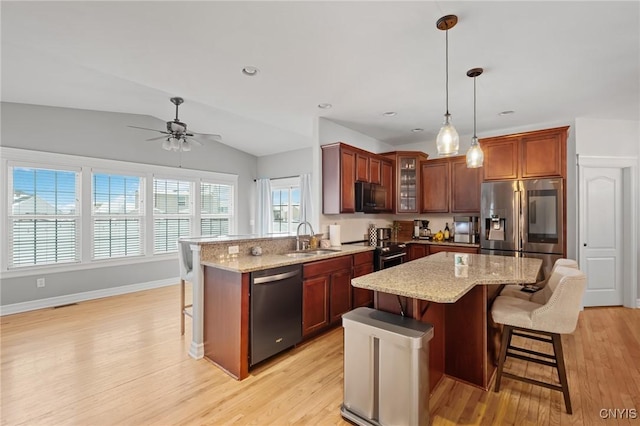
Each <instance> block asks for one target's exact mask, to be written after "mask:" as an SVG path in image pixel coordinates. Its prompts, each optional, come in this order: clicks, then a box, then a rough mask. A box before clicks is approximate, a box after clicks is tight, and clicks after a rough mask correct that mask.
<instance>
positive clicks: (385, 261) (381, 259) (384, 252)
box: [374, 242, 407, 271]
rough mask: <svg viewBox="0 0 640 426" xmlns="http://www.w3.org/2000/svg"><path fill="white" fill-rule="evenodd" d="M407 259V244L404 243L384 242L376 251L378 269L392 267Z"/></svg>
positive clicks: (375, 265) (375, 258)
mask: <svg viewBox="0 0 640 426" xmlns="http://www.w3.org/2000/svg"><path fill="white" fill-rule="evenodd" d="M406 261H407V245H406V244H404V243H391V242H383V243H382V244H381V245H379V246H378V247H376V250H375V252H374V263H375V264H374V268H375V270H376V271H379V270H381V269H387V268H391V267H392V266H397V265H400V264H402V263H404V262H406Z"/></svg>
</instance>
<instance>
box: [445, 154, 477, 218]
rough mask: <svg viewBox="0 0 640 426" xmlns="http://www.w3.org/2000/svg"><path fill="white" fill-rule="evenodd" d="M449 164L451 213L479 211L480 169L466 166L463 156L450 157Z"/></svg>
mask: <svg viewBox="0 0 640 426" xmlns="http://www.w3.org/2000/svg"><path fill="white" fill-rule="evenodd" d="M449 164H450V167H451V180H450V182H451V200H450V201H451V205H450V211H451V213H477V212H479V211H480V188H481V185H482V169H481V168H474V169H470V168H468V167H467V159H466V157H465V156H460V157H452V158H451V160H450V162H449Z"/></svg>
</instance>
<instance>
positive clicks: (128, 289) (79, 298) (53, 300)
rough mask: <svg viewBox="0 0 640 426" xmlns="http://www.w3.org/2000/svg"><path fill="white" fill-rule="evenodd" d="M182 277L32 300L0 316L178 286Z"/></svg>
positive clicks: (3, 308) (2, 310)
mask: <svg viewBox="0 0 640 426" xmlns="http://www.w3.org/2000/svg"><path fill="white" fill-rule="evenodd" d="M179 282H180V277H176V278H167V279H164V280H156V281H148V282H145V283H138V284H131V285H123V286H120V287H110V288H105V289H101V290H94V291H85V292H82V293H74V294H66V295H64V296H56V297H49V298H47V299H38V300H30V301H28V302H20V303H13V304H11V305H3V306H0V316H4V315H11V314H18V313H20V312H27V311H35V310H36V309H44V308H52V307H54V306H61V305H68V304H70V303H78V302H84V301H87V300H93V299H100V298H103V297H110V296H118V295H121V294H127V293H134V292H136V291H142V290H150V289H152V288H160V287H166V286H169V285H173V284H178V283H179Z"/></svg>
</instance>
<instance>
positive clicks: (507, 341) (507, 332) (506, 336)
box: [493, 325, 513, 392]
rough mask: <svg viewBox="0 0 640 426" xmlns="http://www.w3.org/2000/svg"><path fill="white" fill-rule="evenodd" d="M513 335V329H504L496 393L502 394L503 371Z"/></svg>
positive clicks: (507, 327) (505, 327) (506, 326)
mask: <svg viewBox="0 0 640 426" xmlns="http://www.w3.org/2000/svg"><path fill="white" fill-rule="evenodd" d="M512 333H513V327H512V326H510V325H505V326H503V328H502V346H501V347H500V358H499V359H498V372H497V373H496V385H495V387H494V388H493V390H494V392H500V380H501V379H502V369H503V368H504V361H505V359H506V358H507V348H508V347H509V345H510V344H511V335H512Z"/></svg>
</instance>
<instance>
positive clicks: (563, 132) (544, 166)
mask: <svg viewBox="0 0 640 426" xmlns="http://www.w3.org/2000/svg"><path fill="white" fill-rule="evenodd" d="M568 129H569V127H568V126H565V127H556V128H553V129H546V130H538V131H534V132H526V133H518V134H513V135H506V136H497V137H492V138H486V139H481V140H480V146H481V147H482V150H483V151H484V167H482V169H483V172H484V180H485V181H491V180H510V179H529V178H538V177H563V178H564V177H566V175H567V130H568Z"/></svg>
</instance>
